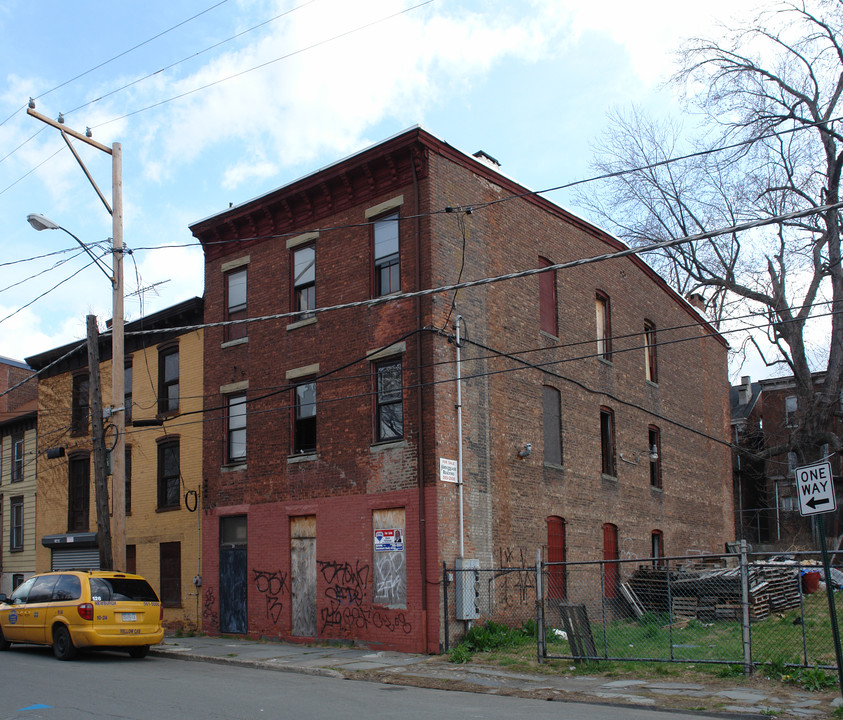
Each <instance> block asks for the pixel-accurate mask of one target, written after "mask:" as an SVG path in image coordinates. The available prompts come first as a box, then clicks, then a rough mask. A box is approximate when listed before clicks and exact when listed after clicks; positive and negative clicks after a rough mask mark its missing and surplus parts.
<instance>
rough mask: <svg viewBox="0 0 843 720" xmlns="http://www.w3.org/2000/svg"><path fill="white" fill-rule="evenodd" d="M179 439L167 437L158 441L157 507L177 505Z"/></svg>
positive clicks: (170, 508)
mask: <svg viewBox="0 0 843 720" xmlns="http://www.w3.org/2000/svg"><path fill="white" fill-rule="evenodd" d="M179 487H180V474H179V441H178V440H177V439H176V440H173V439H167V440H164V441H163V442H159V443H158V509H159V510H172V509H175V508H178V507H179Z"/></svg>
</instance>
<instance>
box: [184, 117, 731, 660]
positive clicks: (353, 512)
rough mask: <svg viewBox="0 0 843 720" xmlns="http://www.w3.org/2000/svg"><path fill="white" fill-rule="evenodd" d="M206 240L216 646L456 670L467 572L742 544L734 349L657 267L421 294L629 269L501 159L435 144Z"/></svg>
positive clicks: (223, 217)
mask: <svg viewBox="0 0 843 720" xmlns="http://www.w3.org/2000/svg"><path fill="white" fill-rule="evenodd" d="M191 230H192V232H193V234H194V235H195V236H196V237H197V238H198V239H199V240H200V241H201V242H202V245H203V248H204V252H205V319H206V322H208V323H218V322H226V323H227V324H224V325H222V326H218V327H208V328H207V329H206V332H205V363H206V369H205V396H206V400H205V402H206V419H205V427H204V431H205V454H204V468H205V473H204V477H205V481H206V483H205V492H204V494H203V504H204V510H205V516H206V517H205V521H204V532H203V558H204V577H203V588H202V591H203V594H204V603H203V607H204V613H205V614H204V627H205V629H206V630H207V631H209V632H223V633H231V632H234V633H249V634H252V635H263V636H271V637H282V638H286V639H298V640H307V639H312V638H320V639H332V638H333V639H343V638H345V639H354V640H359V641H363V642H366V643H370V644H374V645H379V646H383V647H390V648H395V649H399V650H407V651H433V652H435V651H437V650H438V649H439V648H440V647H441V643H442V639H443V636H444V632H445V622H446V621H445V619H444V618H443V617H442V612H441V608H442V587H441V578H442V568H443V563H445V564H447V566H448V567H450V568H453V567H454V564H455V562H456V561H457V559H458V558H462V559H463V560H465V561H466V562H469V561H476V562H477V563H479V565H480V567H482V568H493V567H494V568H499V567H517V566H529V565H533V564H534V563H535V558H536V551H537V549H542V551H543V552H544V553H545V556H546V557H547V558H549V559H550V560H569V561H574V560H600V559H614V558H617V557H619V553H624V554H625V555H626V556H638V557H650V556H651V555H652V554H653V553H654V552H655V553H658V554H665V553H667V554H683V553H685V552H686V551H688V550H722V549H723V546H724V542H725V541H727V540H730V539H732V537H733V535H732V533H733V507H732V496H731V472H730V455H729V450H728V446H727V442H728V432H729V416H728V388H729V386H728V381H727V368H726V350H727V348H726V344H725V342H724V341H723V339H722V338H721V337H720V336H719V335H718V334H717V333H716V332H715V331H714V330H713V328H712V327H711V326H709V325H708V324H707V323H706V321H705V320H704V319H703V318H702V317H701V316H700V315H699V314H698V312H697V310H696V309H695V308H694V307H692V306H691V305H690V304H689V303H688V302H686V301H685V299H683V298H681V297H679V296H678V295H676V294H675V293H674V292H673V291H671V290H670V289H669V288H668V286H667V284H666V283H665V282H664V281H663V280H662V279H661V278H659V277H658V276H657V275H656V274H655V273H654V272H653V271H652V270H651V269H650V268H649V267H648V266H647V265H646V264H645V263H644V262H642V261H641V260H639V259H638V258H635V257H627V258H622V259H614V260H610V261H604V262H595V263H593V264H587V265H583V266H581V267H577V268H571V269H556V270H551V271H544V272H541V273H537V274H532V275H527V276H524V277H519V278H515V279H510V280H506V281H497V282H491V283H486V284H481V285H477V286H473V287H463V288H460V289H450V290H443V291H439V292H432V293H430V294H422V295H420V294H415V295H414V294H413V293H414V292H415V291H421V290H427V289H435V288H442V287H445V286H451V285H454V284H457V283H460V282H464V281H469V280H479V279H483V278H493V277H497V276H501V275H504V274H507V273H512V272H514V271H524V270H532V269H536V268H543V267H548V266H550V265H555V264H559V263H562V262H567V261H571V260H575V259H579V258H587V257H591V256H596V255H601V254H605V253H610V252H613V251H616V250H620V249H622V248H623V245H622V244H621V243H619V242H618V241H617V240H616V239H614V238H612V237H611V236H609V235H607V234H606V233H604V232H603V231H601V230H599V229H598V228H596V227H594V226H592V225H590V224H588V223H587V222H585V221H583V220H582V219H580V218H578V217H576V216H574V215H572V214H570V213H568V212H566V211H565V210H563V209H562V208H560V207H558V206H556V205H554V204H553V203H551V202H549V201H547V200H546V199H544V198H542V197H541V196H539V195H536V194H533V193H529V192H528V191H527V190H526V189H525V188H524V187H523V186H521V185H518V184H517V183H515V182H513V181H512V180H510V179H508V178H507V177H505V176H504V175H503V174H502V173H501V172H500V170H499V168H498V167H497V165H496V163H495V162H494V161H493V160H492V159H491V158H490V157H489V156H486V155H485V154H483V153H478V154H477V155H476V156H470V155H466V154H464V153H462V152H460V151H458V150H456V149H455V148H453V147H451V146H450V145H448V144H446V143H444V142H442V141H441V140H439V139H438V138H436V137H434V136H433V135H431V134H429V133H428V132H426V131H424V130H422V129H419V128H414V129H411V130H409V131H407V132H404V133H402V134H400V135H397V136H395V137H393V138H391V139H389V140H387V141H385V142H382V143H380V144H378V145H376V146H374V147H372V148H370V149H368V150H365V151H363V152H360V153H358V154H356V155H354V156H352V157H349V158H347V159H345V160H342V161H340V162H338V163H336V164H334V165H331V166H329V167H327V168H325V169H322V170H320V171H318V172H316V173H314V174H312V175H309V176H306V177H304V178H302V179H300V180H297V181H295V182H292V183H290V184H288V185H286V186H284V187H281V188H280V189H277V190H274V191H272V192H269V193H267V194H266V195H263V196H261V197H258V198H256V199H254V200H251V201H248V202H246V203H243V204H241V205H237V206H234V207H231V208H229V209H227V210H225V211H223V212H221V213H219V214H218V215H215V216H213V217H210V218H207V219H205V220H202V221H200V222H197V223H195V224H194V225H192V226H191ZM324 308H331V309H330V310H323V309H324ZM247 318H248V319H249V322H242V321H244V320H245V319H247ZM457 327H458V328H459V333H460V342H459V347H457V346H456V341H455V337H454V336H455V334H456V328H457ZM458 354H459V361H460V362H459V364H457V356H458ZM457 373H459V375H460V377H461V381H460V388H459V389H460V390H461V393H460V394H459V395H458V386H457V382H456V378H457ZM458 400H459V403H458ZM457 405H459V407H457ZM459 438H462V441H461V442H460V441H459ZM454 467H456V468H457V472H458V473H459V471H460V470H461V475H462V479H463V484H462V486H459V485H457V484H456V483H454V482H449V481H448V480H451V479H453V475H452V473H453V471H454V470H453V469H454ZM598 587H599V584H598ZM459 627H462V626H460V625H455V629H457V630H458V629H459ZM452 634H453V630H452Z"/></svg>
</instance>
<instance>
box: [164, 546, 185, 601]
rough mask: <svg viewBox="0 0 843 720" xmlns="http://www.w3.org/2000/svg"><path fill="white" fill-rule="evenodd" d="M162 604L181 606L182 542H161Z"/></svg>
mask: <svg viewBox="0 0 843 720" xmlns="http://www.w3.org/2000/svg"><path fill="white" fill-rule="evenodd" d="M159 548H160V556H159V558H160V565H159V567H160V568H161V585H160V587H161V604H162V605H163V606H164V607H181V543H180V542H165V543H161V545H160V546H159Z"/></svg>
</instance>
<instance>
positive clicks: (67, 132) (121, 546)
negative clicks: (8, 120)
mask: <svg viewBox="0 0 843 720" xmlns="http://www.w3.org/2000/svg"><path fill="white" fill-rule="evenodd" d="M26 114H27V115H29V116H31V117H34V118H35V119H36V120H40V121H41V122H43V123H45V124H46V125H49V126H50V127H54V128H55V129H56V130H58V131H59V132H60V133H61V136H62V139H63V140H64V141H65V143H66V144H67V147H68V148H70V152H72V153H73V157H74V158H76V162H77V163H79V166H80V167H81V168H82V171H83V172H84V173H85V177H87V178H88V182H89V183H91V186H92V187H93V188H94V190H95V191H96V193H97V195H98V196H99V198H100V200H101V201H102V204H103V205H105V209H106V210H108V212H109V213H110V215H111V225H112V231H111V236H112V240H111V241H112V255H113V264H112V268H113V270H112V275H111V278H110V279H111V287H112V303H111V304H112V315H111V323H112V325H111V411H112V422H113V424H114V427H115V429H116V430H117V440H116V441H115V443H114V448H113V449H112V451H111V479H112V495H111V500H112V502H111V506H112V508H111V511H112V515H113V518H114V530H113V532H112V534H111V540H112V557H113V558H114V569H115V570H125V569H126V455H125V453H126V413H125V408H124V407H123V404H124V403H125V367H124V365H123V363H124V355H123V352H124V350H123V148H122V146H121V145H120V143H113V144H112V146H111V147H108V146H107V145H103V144H102V143H99V142H97V141H96V140H94V139H93V138H92V137H91V131H90V129H88V130H86V132H85V134H84V135H83V134H82V133H80V132H77V131H76V130H71V129H70V128H69V127H67V126H66V125H65V124H64V117H63V116H61V115H59V119H58V121H56V120H51V119H50V118H48V117H46V116H45V115H42V114H41V113H38V112H35V102H34V101H33V100H30V101H29V107H28V108H27V109H26ZM70 138H74V139H76V140H79V141H80V142H83V143H85V144H86V145H90V146H91V147H93V148H96V149H97V150H100V151H102V152H104V153H106V154H108V155H111V205H109V204H108V201H107V200H106V199H105V196H104V195H103V194H102V192H101V191H100V189H99V187H97V184H96V183H95V182H94V179H93V178H92V177H91V173H89V172H88V168H86V167H85V163H83V162H82V158H81V157H79V153H77V152H76V148H75V147H73V144H72V143H71V142H70ZM112 206H113V207H112ZM30 222H31V221H30ZM53 224H54V225H55V223H53ZM33 227H35V225H33ZM58 228H59V226H58V225H56V228H55V229H58ZM36 229H38V228H36ZM43 229H47V228H46V227H45V228H43ZM61 229H64V228H61ZM65 232H68V231H67V230H65ZM68 234H69V235H71V237H74V238H75V239H76V240H77V241H79V238H76V236H75V235H73V234H72V233H68ZM79 242H80V244H82V245H84V243H81V241H79ZM100 269H102V268H100ZM106 274H107V273H106Z"/></svg>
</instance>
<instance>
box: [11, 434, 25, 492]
mask: <svg viewBox="0 0 843 720" xmlns="http://www.w3.org/2000/svg"><path fill="white" fill-rule="evenodd" d="M23 440H24V436H23V433H22V432H16V433H14V434H13V435H12V482H20V481H21V480H23V449H24V442H23Z"/></svg>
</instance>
